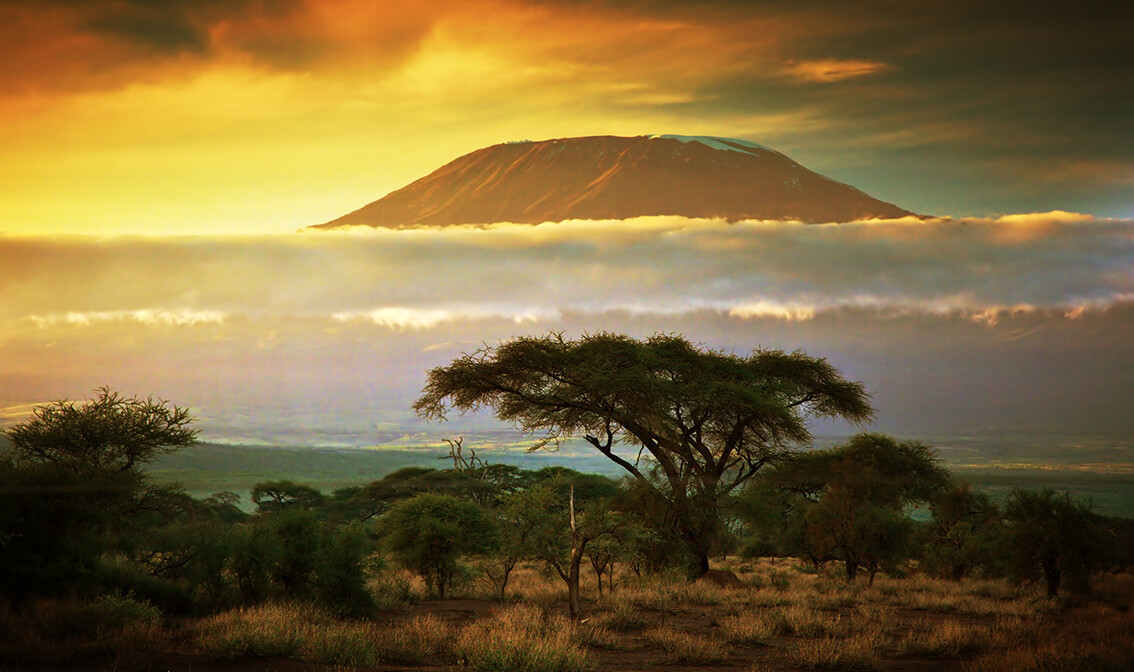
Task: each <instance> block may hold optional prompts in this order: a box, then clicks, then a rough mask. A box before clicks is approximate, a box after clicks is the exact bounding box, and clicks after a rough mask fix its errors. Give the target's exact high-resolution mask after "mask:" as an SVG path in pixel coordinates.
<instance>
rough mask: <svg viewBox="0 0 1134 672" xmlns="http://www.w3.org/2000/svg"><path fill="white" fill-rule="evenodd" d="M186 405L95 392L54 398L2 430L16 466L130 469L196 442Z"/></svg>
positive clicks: (100, 472) (96, 471)
mask: <svg viewBox="0 0 1134 672" xmlns="http://www.w3.org/2000/svg"><path fill="white" fill-rule="evenodd" d="M193 421H194V420H193V417H192V416H191V415H189V410H188V409H186V408H178V407H177V406H172V405H170V404H168V403H167V402H164V401H154V399H153V398H152V397H151V398H147V399H141V398H138V397H129V398H128V397H125V396H123V395H121V394H119V393H117V392H114V391H112V390H111V389H110V388H107V387H101V388H99V389H98V390H96V396H95V398H94V399H91V400H88V401H87V402H85V403H81V404H80V403H76V402H73V401H65V400H61V401H56V402H53V403H51V404H48V405H45V406H39V407H37V408H36V409H35V410H34V411H33V412H32V416H31V417H30V418H29V419H28V420H26V421H24V422H22V423H20V424H18V425H16V426H15V427H12V428H11V429H9V430H7V432H6V434H7V435H8V439H9V440H10V441H11V444H12V447H11V450H12V455H13V459H14V461H15V462H16V463H17V464H55V465H59V466H62V467H64V468H66V469H69V470H70V471H72V472H74V473H76V474H92V475H97V476H101V475H105V474H115V473H119V474H121V473H126V472H135V471H136V470H137V469H138V467H140V466H141V465H143V464H145V463H147V462H150V461H151V460H153V459H154V458H155V457H156V456H157V455H159V454H161V453H168V452H172V451H174V450H176V449H177V448H180V447H182V446H188V445H192V444H193V443H195V442H196V440H197V431H196V430H195V429H192V428H190V425H191V424H192V423H193Z"/></svg>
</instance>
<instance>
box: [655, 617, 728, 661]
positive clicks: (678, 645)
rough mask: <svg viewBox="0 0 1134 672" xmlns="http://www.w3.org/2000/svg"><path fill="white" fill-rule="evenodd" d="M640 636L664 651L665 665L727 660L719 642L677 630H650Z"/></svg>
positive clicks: (663, 628)
mask: <svg viewBox="0 0 1134 672" xmlns="http://www.w3.org/2000/svg"><path fill="white" fill-rule="evenodd" d="M642 636H643V637H644V638H645V639H646V641H647V642H649V643H650V644H653V645H654V646H657V647H660V648H661V649H662V650H663V651H665V654H666V662H667V663H698V664H709V663H720V662H724V660H725V659H726V658H728V652H727V651H726V650H725V647H724V645H723V644H721V643H720V642H719V641H717V640H715V639H711V638H709V637H705V636H702V635H696V634H693V633H690V632H685V631H683V630H678V629H677V628H673V627H669V626H661V627H657V628H651V629H649V630H646V631H645V632H643V633H642Z"/></svg>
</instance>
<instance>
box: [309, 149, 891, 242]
mask: <svg viewBox="0 0 1134 672" xmlns="http://www.w3.org/2000/svg"><path fill="white" fill-rule="evenodd" d="M910 214H912V213H910V212H908V211H906V210H903V209H902V208H899V207H897V206H895V205H892V204H890V203H886V202H883V201H880V200H878V199H876V198H872V197H871V196H868V195H866V194H864V193H862V192H861V191H859V190H857V189H855V188H854V187H851V186H849V185H846V184H843V183H841V182H836V181H834V180H831V179H829V178H826V177H823V176H822V175H820V174H818V173H814V172H812V171H810V170H808V169H806V168H804V167H803V166H801V165H799V164H798V163H796V162H795V161H792V160H791V159H789V158H788V157H786V156H784V155H783V154H780V153H779V152H777V151H775V150H772V149H769V148H767V147H763V146H761V145H757V144H755V143H751V142H746V141H743V140H733V139H729V138H714V137H705V136H677V135H661V136H658V135H655V136H638V137H633V138H624V137H614V136H594V137H585V138H561V139H557V140H544V141H542V142H529V141H524V142H511V143H505V144H501V145H493V146H491V147H486V148H484V149H480V150H477V151H475V152H472V153H471V154H466V155H464V156H462V157H460V158H458V159H456V160H454V161H452V162H451V163H448V164H446V165H444V166H442V167H441V168H439V169H437V170H436V171H434V172H432V173H430V174H429V175H426V176H425V177H423V178H421V179H419V180H417V181H416V182H414V183H412V184H410V185H408V186H406V187H403V188H401V189H399V190H397V191H394V192H391V193H390V194H388V195H386V196H384V197H383V198H381V199H379V200H377V201H374V202H373V203H371V204H369V205H367V206H365V207H363V208H361V209H359V210H355V211H354V212H352V213H350V214H347V215H344V216H342V217H339V218H338V219H335V220H333V221H330V222H327V223H326V224H319V225H317V226H315V227H312V228H337V227H343V226H374V227H389V228H407V227H418V226H450V225H456V224H486V223H492V222H515V223H523V224H539V223H541V222H549V221H562V220H566V219H628V218H631V217H640V216H645V215H680V216H685V217H720V218H724V219H728V220H730V221H736V220H741V219H773V220H780V219H798V220H801V221H804V222H849V221H853V220H858V219H869V218H874V217H887V218H889V217H902V216H905V215H910Z"/></svg>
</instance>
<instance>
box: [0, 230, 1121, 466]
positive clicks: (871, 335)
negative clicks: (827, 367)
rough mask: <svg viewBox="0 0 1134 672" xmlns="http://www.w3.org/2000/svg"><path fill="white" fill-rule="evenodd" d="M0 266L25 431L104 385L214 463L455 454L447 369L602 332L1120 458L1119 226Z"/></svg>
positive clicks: (222, 254)
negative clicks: (177, 414) (487, 350)
mask: <svg viewBox="0 0 1134 672" xmlns="http://www.w3.org/2000/svg"><path fill="white" fill-rule="evenodd" d="M0 260H2V261H0V295H2V296H3V297H4V299H3V301H2V302H0V408H4V407H8V406H11V407H13V408H17V409H23V410H21V411H20V413H24V412H26V409H27V408H29V407H28V406H26V404H27V403H29V402H40V401H45V400H50V399H57V398H61V397H70V398H82V397H84V396H85V395H87V394H89V393H90V391H91V390H92V389H94V388H95V387H97V386H100V385H110V386H111V387H115V388H116V389H120V390H123V391H125V392H127V393H140V394H147V395H148V394H153V395H156V396H160V397H162V398H167V399H172V400H174V401H176V402H178V403H181V404H187V405H192V406H193V408H194V411H195V413H196V414H197V415H198V417H199V418H200V419H201V427H202V430H203V436H204V437H205V438H206V439H209V440H224V441H246V440H253V439H249V438H248V437H259V438H255V439H254V440H256V441H265V442H281V441H291V442H301V443H303V444H304V445H323V444H324V443H328V442H329V443H330V444H334V445H340V444H341V445H369V444H370V443H371V442H374V441H377V440H378V438H377V437H378V434H375V432H376V431H377V430H376V428H379V427H380V428H383V429H382V431H383V432H385V431H387V430H388V429H389V428H391V427H394V428H411V429H409V430H406V431H410V432H412V431H434V432H446V431H448V432H453V431H457V432H459V431H460V430H459V429H458V428H453V427H452V426H449V427H442V428H433V427H429V428H424V429H423V428H422V425H421V424H420V423H419V422H418V421H417V420H415V419H414V417H413V414H412V410H411V406H412V402H413V399H414V398H415V396H416V395H417V394H418V392H419V391H420V390H421V387H422V385H423V384H424V379H425V372H426V371H428V370H429V369H430V368H431V367H434V366H438V365H441V364H444V363H446V362H448V361H450V360H451V359H452V358H453V357H455V356H457V355H459V354H460V353H461V352H470V351H472V350H475V349H476V348H478V347H480V346H482V345H483V344H485V343H488V344H492V343H496V342H498V341H500V340H505V339H509V338H513V337H515V336H519V335H533V334H546V333H548V332H549V331H562V332H564V333H565V334H567V335H569V336H574V335H578V334H581V333H584V332H594V331H602V330H608V331H616V332H621V333H628V334H631V335H633V336H635V337H644V336H648V335H649V334H652V333H656V332H670V333H682V334H684V335H685V336H687V337H688V338H689V339H691V340H692V341H694V342H697V343H703V344H704V345H705V346H707V347H711V348H720V349H723V350H725V351H729V352H738V353H744V352H748V351H750V350H752V349H754V348H760V347H765V348H769V347H770V348H782V349H785V350H794V349H797V348H798V349H803V350H805V351H807V352H809V353H812V354H815V355H818V356H822V357H827V358H829V359H830V361H831V362H832V363H833V364H834V365H836V366H837V367H839V369H840V370H842V371H844V372H845V373H846V375H848V376H849V377H851V378H852V379H855V380H861V381H863V382H864V384H865V385H866V386H867V388H868V389H869V390H870V391H871V393H872V394H874V403H875V407H876V408H877V409H878V411H879V417H878V423H877V425H875V426H874V428H875V429H878V430H881V431H904V432H912V433H914V434H915V435H917V436H924V435H925V434H926V433H927V432H930V433H948V434H956V433H957V432H961V433H964V432H970V433H975V434H979V435H984V434H986V433H987V432H989V431H992V430H996V431H1002V430H1003V431H1016V430H1019V431H1028V432H1040V433H1042V436H1055V435H1058V434H1060V433H1062V434H1063V435H1068V436H1072V435H1073V436H1075V437H1080V438H1081V437H1082V436H1086V435H1093V434H1096V433H1102V434H1104V435H1106V436H1111V437H1129V436H1130V435H1131V432H1134V426H1132V425H1131V422H1132V420H1131V419H1130V417H1129V411H1128V409H1127V408H1126V406H1127V405H1128V400H1129V399H1130V398H1131V396H1132V395H1134V353H1132V352H1131V350H1130V348H1129V333H1130V330H1131V329H1134V222H1130V221H1118V220H1096V219H1091V218H1085V217H1082V216H1078V215H1071V214H1067V213H1049V214H1042V215H1018V216H1011V217H1006V218H1001V219H999V220H964V221H947V220H929V221H921V220H917V219H905V220H896V221H870V222H856V223H850V224H837V225H834V224H832V225H820V226H815V225H802V224H792V223H780V222H740V223H735V224H728V223H725V222H720V221H701V220H688V219H681V218H670V217H659V218H649V219H643V220H635V221H630V222H566V223H561V224H545V225H541V226H528V225H506V224H505V225H496V226H490V227H481V228H475V227H468V228H450V229H428V230H427V229H422V230H410V231H391V230H369V229H367V230H360V231H342V232H312V233H302V234H291V235H283V236H270V237H219V238H210V237H169V238H160V237H154V238H145V237H117V238H26V237H24V238H21V237H5V238H0ZM21 404H22V405H21ZM20 413H15V411H13V414H11V416H10V417H3V416H0V424H6V423H8V424H10V423H11V422H14V421H16V420H17V419H18V417H21V415H20ZM482 421H483V419H482ZM460 422H465V421H463V420H462V421H460ZM415 427H416V428H418V429H412V428H415ZM398 431H402V430H401V429H399V430H398ZM819 431H828V429H824V428H822V427H820V428H819ZM829 431H835V432H840V431H842V432H846V431H850V429H849V428H846V427H841V428H839V427H836V428H831V429H830V430H829ZM1043 440H1046V439H1043ZM1076 440H1078V439H1076ZM1123 440H1125V439H1123Z"/></svg>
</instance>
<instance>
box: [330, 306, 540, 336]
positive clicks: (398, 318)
mask: <svg viewBox="0 0 1134 672" xmlns="http://www.w3.org/2000/svg"><path fill="white" fill-rule="evenodd" d="M557 315H558V314H557V313H556V312H555V311H548V310H516V311H499V310H497V311H494V310H491V309H487V308H471V309H468V308H463V309H462V308H456V309H446V308H404V307H397V306H394V307H385V308H376V309H374V310H365V311H354V312H341V313H335V314H333V315H331V319H333V320H335V321H336V322H370V323H373V324H376V325H378V326H382V327H389V328H392V329H415V330H421V329H430V328H432V327H436V326H437V325H439V324H442V323H445V322H456V321H469V320H486V319H500V318H503V319H506V320H510V321H512V322H514V323H516V324H525V323H535V322H539V321H541V320H547V319H554V318H555V317H557Z"/></svg>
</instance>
